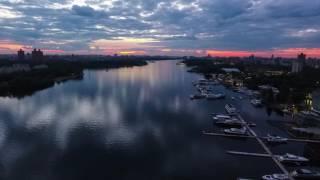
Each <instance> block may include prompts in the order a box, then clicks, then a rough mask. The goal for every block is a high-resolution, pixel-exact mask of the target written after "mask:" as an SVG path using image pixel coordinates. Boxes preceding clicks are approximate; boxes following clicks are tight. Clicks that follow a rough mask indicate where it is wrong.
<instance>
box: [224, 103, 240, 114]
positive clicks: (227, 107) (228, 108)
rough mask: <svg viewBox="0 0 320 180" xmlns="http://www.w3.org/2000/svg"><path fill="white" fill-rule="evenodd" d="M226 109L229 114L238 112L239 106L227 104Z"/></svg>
mask: <svg viewBox="0 0 320 180" xmlns="http://www.w3.org/2000/svg"><path fill="white" fill-rule="evenodd" d="M225 109H226V111H227V112H228V113H229V114H236V113H238V110H237V108H235V107H234V105H232V104H226V105H225Z"/></svg>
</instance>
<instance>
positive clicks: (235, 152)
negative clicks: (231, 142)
mask: <svg viewBox="0 0 320 180" xmlns="http://www.w3.org/2000/svg"><path fill="white" fill-rule="evenodd" d="M227 153H228V154H234V155H241V156H255V157H271V156H270V154H261V153H249V152H240V151H227Z"/></svg>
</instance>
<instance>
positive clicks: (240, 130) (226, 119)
mask: <svg viewBox="0 0 320 180" xmlns="http://www.w3.org/2000/svg"><path fill="white" fill-rule="evenodd" d="M225 110H226V112H227V114H211V115H212V119H213V120H214V123H215V124H216V125H218V126H224V127H229V128H227V129H224V130H223V132H224V133H225V134H230V135H239V136H247V135H249V133H248V130H247V128H246V127H247V126H256V124H254V123H247V122H244V121H242V120H241V119H239V118H238V116H237V114H238V113H239V111H238V110H237V108H235V106H234V105H232V104H226V105H225ZM262 139H264V140H265V141H266V142H267V143H270V144H274V143H287V142H288V140H289V139H288V138H284V137H281V136H277V135H270V134H268V135H267V136H266V137H263V138H262ZM276 158H277V160H278V161H279V162H281V163H283V164H305V163H308V162H309V161H310V160H309V159H308V158H306V157H302V156H297V155H294V154H290V153H286V154H283V155H277V156H276ZM290 175H291V177H294V178H296V179H320V173H319V172H315V171H311V170H308V169H297V170H295V171H293V172H292V173H291V174H290ZM262 179H263V180H287V179H289V176H288V175H286V174H271V175H264V176H263V177H262Z"/></svg>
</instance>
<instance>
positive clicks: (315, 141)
mask: <svg viewBox="0 0 320 180" xmlns="http://www.w3.org/2000/svg"><path fill="white" fill-rule="evenodd" d="M202 134H204V135H208V136H221V137H231V138H256V137H255V136H251V135H248V136H241V135H231V134H223V133H215V132H206V131H202ZM259 138H261V139H267V137H259ZM288 141H292V142H301V143H320V140H312V139H288Z"/></svg>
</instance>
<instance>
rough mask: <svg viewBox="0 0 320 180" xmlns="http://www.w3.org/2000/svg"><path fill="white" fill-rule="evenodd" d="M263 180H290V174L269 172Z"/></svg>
mask: <svg viewBox="0 0 320 180" xmlns="http://www.w3.org/2000/svg"><path fill="white" fill-rule="evenodd" d="M261 179H263V180H288V179H289V176H288V175H286V174H268V175H264V176H262V178H261Z"/></svg>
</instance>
